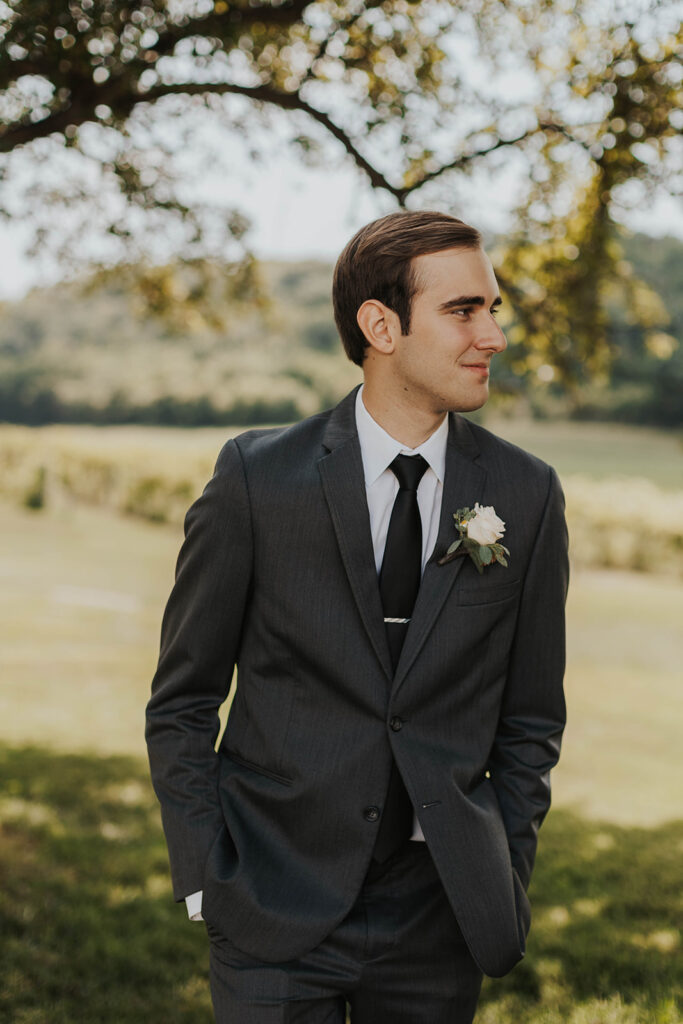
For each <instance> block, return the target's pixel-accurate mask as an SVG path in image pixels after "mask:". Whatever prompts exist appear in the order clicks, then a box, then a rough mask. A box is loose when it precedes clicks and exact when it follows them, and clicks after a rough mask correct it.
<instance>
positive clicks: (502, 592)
mask: <svg viewBox="0 0 683 1024" xmlns="http://www.w3.org/2000/svg"><path fill="white" fill-rule="evenodd" d="M519 587H520V580H510V582H509V583H498V584H495V585H493V584H490V583H488V584H487V583H482V584H481V586H469V587H460V588H459V587H458V586H457V584H456V590H455V596H456V600H457V602H458V604H464V605H477V604H497V603H498V602H499V601H509V600H510V599H511V598H513V597H516V596H517V594H518V592H519Z"/></svg>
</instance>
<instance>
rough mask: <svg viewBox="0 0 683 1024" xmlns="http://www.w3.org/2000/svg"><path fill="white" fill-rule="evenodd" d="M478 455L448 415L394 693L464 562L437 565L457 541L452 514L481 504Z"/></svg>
mask: <svg viewBox="0 0 683 1024" xmlns="http://www.w3.org/2000/svg"><path fill="white" fill-rule="evenodd" d="M478 455H479V449H478V447H477V445H476V442H475V441H474V438H473V437H472V434H471V431H470V429H469V426H468V424H467V421H466V420H464V419H462V417H460V416H454V415H452V414H451V417H450V424H449V431H448V445H447V449H446V472H445V476H444V486H443V495H442V499H441V515H440V518H439V533H438V537H437V541H436V544H435V546H434V551H433V553H432V555H431V557H430V558H429V560H428V562H427V565H426V566H425V570H424V573H423V575H422V582H421V584H420V590H419V593H418V595H417V601H416V602H415V608H414V609H413V616H412V619H411V621H410V626H409V627H408V633H407V635H406V639H405V643H404V645H403V650H402V651H401V657H400V659H399V663H398V665H397V666H396V675H395V676H394V689H396V688H397V687H398V686H399V685H400V683H401V681H402V680H403V679H404V678H405V676H406V674H407V672H408V671H409V669H410V667H411V666H412V664H413V662H414V661H415V658H416V657H417V656H418V654H419V653H420V651H421V649H422V646H423V644H424V642H425V640H426V639H427V637H428V635H429V633H430V631H431V629H432V626H433V625H434V622H435V621H436V617H437V615H438V614H439V612H440V611H441V608H442V607H443V604H444V601H445V600H446V598H447V597H448V594H449V592H450V590H451V587H452V586H453V584H454V582H455V579H456V577H457V576H458V575H459V573H460V572H461V571H462V569H463V565H464V563H465V562H466V561H468V559H467V558H456V559H455V560H454V561H452V562H449V563H448V564H447V565H439V564H438V560H439V558H441V557H442V556H443V555H444V554H445V553H446V551H447V550H448V548H449V546H450V545H451V544H452V542H453V541H454V540H455V539H456V538H457V533H456V531H455V526H454V524H453V513H454V512H455V511H456V509H459V508H463V507H464V506H466V505H468V506H469V507H470V508H472V507H473V505H474V503H475V501H481V500H482V498H483V496H484V483H485V480H486V470H485V469H484V468H483V467H482V466H479V465H477V463H476V462H475V461H474V460H475V459H476V458H477V456H478Z"/></svg>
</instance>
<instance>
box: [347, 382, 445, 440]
mask: <svg viewBox="0 0 683 1024" xmlns="http://www.w3.org/2000/svg"><path fill="white" fill-rule="evenodd" d="M361 400H362V402H363V405H364V406H365V408H366V409H367V411H368V412H369V413H370V415H371V416H372V418H373V420H374V421H375V423H379V425H380V427H382V429H383V430H386V432H387V434H389V435H390V436H391V437H393V438H395V440H396V441H400V442H401V444H403V445H405V446H406V448H417V447H418V445H421V444H423V443H424V442H425V441H426V440H427V438H428V437H431V436H432V434H433V433H434V431H435V430H436V429H437V428H438V427H439V426H440V425H441V424H442V423H443V420H444V416H446V413H445V412H431V411H429V410H425V409H421V408H419V407H418V406H416V405H414V404H412V403H411V402H410V400H409V399H406V398H405V397H404V396H402V395H399V396H395V395H391V396H390V395H387V394H386V393H384V392H383V391H381V390H379V389H378V388H376V387H373V385H372V382H371V381H368V380H366V381H365V384H364V387H363V395H362V399H361Z"/></svg>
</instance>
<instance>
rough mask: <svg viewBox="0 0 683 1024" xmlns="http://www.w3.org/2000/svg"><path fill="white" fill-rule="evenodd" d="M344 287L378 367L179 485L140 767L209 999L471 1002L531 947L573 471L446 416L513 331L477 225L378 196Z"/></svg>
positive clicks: (343, 304) (354, 343) (419, 1015)
mask: <svg viewBox="0 0 683 1024" xmlns="http://www.w3.org/2000/svg"><path fill="white" fill-rule="evenodd" d="M333 298H334V307H335V317H336V321H337V326H338V328H339V331H340V335H341V338H342V341H343V343H344V346H345V348H346V351H347V354H348V355H349V357H350V358H351V359H352V360H353V361H354V362H356V363H357V364H358V365H359V366H361V368H362V370H363V377H364V383H363V386H362V388H361V389H360V390H356V391H354V392H353V393H352V394H350V395H349V396H347V397H346V398H345V399H344V400H343V401H342V402H341V403H340V404H339V405H338V406H337V407H336V408H335V409H334V410H332V411H331V412H326V413H322V414H320V415H318V416H313V417H311V418H310V419H307V420H304V421H303V422H302V423H298V424H296V425H295V426H293V427H290V428H287V429H278V430H255V431H249V432H247V433H245V434H242V435H241V436H239V437H237V438H235V439H233V440H231V441H229V442H228V443H227V444H226V445H225V447H224V448H223V450H222V452H221V453H220V455H219V458H218V462H217V465H216V470H215V474H214V476H213V478H212V480H211V481H210V482H209V484H208V485H207V487H206V489H205V491H204V493H203V495H202V496H201V497H200V498H199V499H198V501H196V502H195V504H194V505H193V506H192V508H191V509H190V510H189V512H188V515H187V519H186V523H185V530H186V539H185V543H184V545H183V547H182V550H181V553H180V556H179V561H178V569H177V575H176V583H175V587H174V589H173V592H172V594H171V597H170V600H169V603H168V606H167V609H166V613H165V616H164V622H163V627H162V642H161V655H160V660H159V667H158V670H157V673H156V676H155V679H154V682H153V686H152V697H151V700H150V702H149V705H148V710H147V740H148V745H149V753H150V761H151V766H152V776H153V780H154V784H155V788H156V792H157V794H158V796H159V799H160V801H161V807H162V816H163V823H164V828H165V832H166V837H167V840H168V846H169V851H170V860H171V870H172V875H173V885H174V892H175V897H176V899H178V900H182V899H185V898H189V899H188V910H189V911H190V914H191V915H192V916H195V917H196V916H199V910H201V916H203V918H204V919H205V921H206V926H207V930H208V933H209V938H210V940H211V942H210V948H211V957H210V963H211V990H212V997H213V1003H214V1009H215V1013H216V1019H217V1021H218V1022H219V1024H228V1022H230V1024H271V1022H276V1021H277V1022H293V1021H297V1022H302V1024H323V1022H325V1024H328V1022H336V1024H342V1022H343V1021H344V1019H345V1012H346V1006H347V1005H348V1006H349V1007H350V1010H351V1020H352V1021H353V1022H354V1024H415V1022H420V1021H423V1022H425V1024H446V1022H448V1024H466V1022H470V1021H471V1020H472V1018H473V1015H474V1012H475V1008H476V1003H477V998H478V995H479V989H480V985H481V979H482V973H483V972H485V973H488V974H490V975H492V976H500V975H502V974H504V973H505V972H507V971H509V970H510V969H511V968H512V967H513V965H514V964H515V963H516V962H517V961H518V960H519V959H520V958H521V957H522V956H523V955H524V947H525V938H526V933H527V931H528V927H529V905H528V901H527V897H526V893H525V890H526V888H527V886H528V883H529V878H530V875H531V870H532V866H533V861H534V855H535V849H536V834H537V830H538V826H539V825H540V823H541V821H542V819H543V818H544V816H545V814H546V812H547V809H548V806H549V802H550V790H549V772H550V770H551V768H552V767H553V765H554V764H555V763H556V761H557V758H558V756H559V747H560V737H561V733H562V729H563V725H564V717H565V709H564V700H563V694H562V676H563V671H564V616H563V609H564V600H565V596H566V586H567V543H566V531H565V526H564V516H563V500H562V493H561V490H560V487H559V484H558V481H557V477H556V475H555V473H554V471H553V470H552V469H550V467H548V466H546V465H545V464H544V463H542V462H540V461H539V460H538V459H536V458H534V457H532V456H531V455H528V454H526V453H525V452H522V451H521V450H520V449H518V448H515V447H514V446H512V445H510V444H507V443H506V442H504V441H502V440H500V439H498V438H496V437H495V436H494V435H492V434H491V433H489V432H488V431H486V430H484V429H483V428H481V427H478V426H476V425H474V424H473V423H471V422H469V421H468V420H466V419H465V418H463V417H462V416H460V415H459V413H461V412H467V411H470V410H474V409H478V408H479V407H480V406H482V405H483V404H484V402H485V401H486V399H487V397H488V377H489V368H490V364H491V360H492V358H493V356H494V355H495V354H496V353H497V352H500V351H502V350H503V349H504V348H505V344H506V342H505V338H504V336H503V333H502V331H501V329H500V327H499V325H498V324H497V322H496V319H495V314H496V311H497V309H498V306H499V305H500V302H501V299H500V297H499V295H498V288H497V284H496V279H495V276H494V273H493V269H492V267H491V263H490V261H489V259H488V257H487V256H486V255H485V253H484V252H483V250H482V248H481V240H480V236H479V234H478V232H477V231H476V230H475V229H474V228H471V227H469V226H468V225H466V224H464V223H462V222H461V221H459V220H456V219H455V218H452V217H449V216H447V215H445V214H441V213H437V212H431V211H426V212H417V213H396V214H390V215H389V216H387V217H382V218H381V219H379V220H377V221H374V222H373V223H372V224H369V225H367V226H366V227H365V228H363V229H362V230H361V231H359V232H358V233H357V234H356V235H355V237H354V238H353V239H352V240H351V241H350V242H349V244H348V245H347V247H346V249H345V250H344V252H343V253H342V255H341V256H340V258H339V261H338V263H337V267H336V270H335V277H334V287H333ZM482 509H483V511H482ZM456 511H457V512H458V513H459V516H458V519H457V521H456V519H455V518H454V513H455V512H456ZM498 517H499V518H498ZM501 520H503V521H504V523H505V526H504V527H503V526H502V524H501ZM475 521H476V523H475ZM475 526H476V529H475ZM482 528H483V532H482ZM470 530H471V533H470ZM503 532H504V534H505V536H504V540H505V548H503V547H501V546H500V539H501V537H502V534H503ZM459 539H460V541H461V543H460V545H459V547H458V548H457V549H456V550H452V545H453V544H454V542H456V541H457V540H459ZM449 550H450V554H448V552H449ZM506 550H507V551H508V552H509V558H508V557H507V555H506V554H505V551H506ZM460 555H464V557H460ZM235 665H236V666H237V686H236V692H235V695H234V700H233V703H232V707H231V709H230V715H229V719H228V724H227V728H226V731H225V735H224V736H223V738H222V740H221V743H220V746H219V749H218V751H217V752H216V751H215V750H214V743H215V741H216V738H217V735H218V717H217V709H218V707H219V705H220V704H221V703H222V702H223V701H224V700H225V699H226V697H227V696H228V692H229V689H230V684H231V678H232V674H233V667H234V666H235Z"/></svg>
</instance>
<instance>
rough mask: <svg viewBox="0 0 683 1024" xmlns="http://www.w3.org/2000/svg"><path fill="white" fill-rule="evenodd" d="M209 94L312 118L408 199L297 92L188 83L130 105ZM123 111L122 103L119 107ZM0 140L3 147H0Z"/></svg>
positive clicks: (380, 183) (375, 179)
mask: <svg viewBox="0 0 683 1024" xmlns="http://www.w3.org/2000/svg"><path fill="white" fill-rule="evenodd" d="M207 93H211V94H214V95H222V94H225V93H232V94H235V95H238V96H248V97H249V98H250V99H252V100H258V101H260V102H262V103H271V104H273V105H274V106H277V107H280V108H281V109H283V110H302V111H304V113H306V114H308V115H309V116H310V117H312V118H313V119H314V120H315V121H317V122H318V124H321V125H322V126H323V127H324V128H325V129H326V130H327V131H328V132H329V133H330V134H331V135H333V136H334V137H335V139H337V140H338V141H339V142H341V144H342V145H343V147H344V149H345V150H346V152H347V153H348V154H349V156H350V157H351V158H352V159H353V161H354V163H355V164H356V166H357V167H359V168H360V169H361V170H362V171H364V172H365V173H366V174H367V176H368V178H369V179H370V182H371V184H372V185H373V187H374V188H383V189H385V190H386V191H387V192H390V193H391V195H393V196H394V197H395V198H396V199H397V200H398V202H399V203H400V204H401V205H403V201H404V198H405V196H406V195H407V194H408V191H409V190H406V189H403V188H399V187H398V186H396V185H392V184H391V182H390V181H388V179H387V178H385V177H384V175H383V174H382V173H381V172H380V171H378V170H377V168H376V167H373V166H372V164H371V163H369V161H368V160H366V158H365V157H364V156H363V154H362V153H361V152H360V151H359V150H358V149H357V148H356V146H355V145H354V143H353V142H352V140H351V139H350V138H349V136H348V135H347V133H346V132H345V131H344V129H343V128H340V127H339V125H337V124H335V122H334V121H332V119H331V118H330V117H329V116H328V115H327V114H325V113H324V112H323V111H322V110H317V109H316V108H315V107H312V106H311V105H310V103H307V102H306V100H304V99H303V98H302V97H301V96H300V95H299V94H298V93H295V92H291V93H290V92H281V91H280V90H278V89H274V88H273V87H272V86H270V85H257V86H247V85H236V84H235V83H233V82H216V83H208V84H201V83H195V82H191V83H187V84H184V85H182V84H177V85H161V86H157V87H156V88H154V89H150V90H149V92H147V93H145V94H144V95H141V96H139V97H137V98H136V99H135V100H134V101H133V102H131V104H130V105H131V109H132V107H133V106H135V105H136V104H137V103H140V102H143V103H144V102H152V103H153V102H155V100H157V99H160V98H161V97H162V96H171V95H188V96H197V95H199V96H201V95H204V94H207ZM119 109H120V104H119ZM1 141H2V140H0V144H1Z"/></svg>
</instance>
